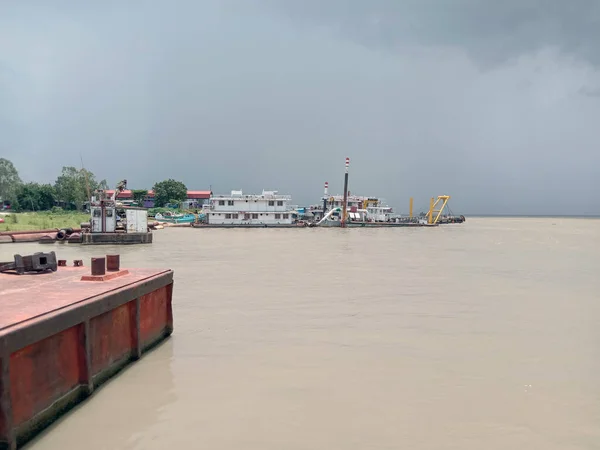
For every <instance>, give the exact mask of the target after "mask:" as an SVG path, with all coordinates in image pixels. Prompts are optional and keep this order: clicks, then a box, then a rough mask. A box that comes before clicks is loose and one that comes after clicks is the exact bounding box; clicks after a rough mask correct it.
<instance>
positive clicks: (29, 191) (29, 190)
mask: <svg viewBox="0 0 600 450" xmlns="http://www.w3.org/2000/svg"><path fill="white" fill-rule="evenodd" d="M16 199H17V204H18V205H19V208H20V209H22V210H29V211H46V210H49V209H52V207H53V206H54V202H55V200H56V194H55V190H54V187H53V186H51V185H49V184H38V183H27V184H23V185H21V186H20V187H19V189H18V190H17V193H16Z"/></svg>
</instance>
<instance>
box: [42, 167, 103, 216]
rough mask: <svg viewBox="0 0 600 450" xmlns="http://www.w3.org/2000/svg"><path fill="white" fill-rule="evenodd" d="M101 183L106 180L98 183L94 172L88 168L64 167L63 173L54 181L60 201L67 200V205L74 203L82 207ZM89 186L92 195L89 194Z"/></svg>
mask: <svg viewBox="0 0 600 450" xmlns="http://www.w3.org/2000/svg"><path fill="white" fill-rule="evenodd" d="M101 183H104V184H106V182H105V181H102V182H100V183H98V182H97V181H96V177H95V176H94V174H93V173H92V172H90V171H88V170H85V169H77V168H75V167H63V169H62V173H61V174H60V176H59V177H58V178H57V179H56V182H55V183H54V188H55V189H56V197H57V200H58V201H61V202H65V203H66V205H67V207H68V206H70V205H74V206H75V207H77V208H81V206H82V205H83V203H85V202H86V201H87V200H89V197H90V195H91V194H93V192H94V191H95V190H96V189H98V188H99V185H100V184H101ZM88 188H89V194H90V195H88Z"/></svg>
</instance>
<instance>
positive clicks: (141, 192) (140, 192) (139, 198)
mask: <svg viewBox="0 0 600 450" xmlns="http://www.w3.org/2000/svg"><path fill="white" fill-rule="evenodd" d="M131 194H132V195H133V201H134V202H136V203H137V204H138V205H140V206H141V205H142V204H143V203H144V199H145V198H146V196H147V195H148V191H147V190H146V189H134V190H132V191H131Z"/></svg>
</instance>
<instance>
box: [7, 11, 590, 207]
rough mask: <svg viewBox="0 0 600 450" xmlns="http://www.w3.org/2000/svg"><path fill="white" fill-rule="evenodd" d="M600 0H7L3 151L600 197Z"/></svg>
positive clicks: (105, 162)
mask: <svg viewBox="0 0 600 450" xmlns="http://www.w3.org/2000/svg"><path fill="white" fill-rule="evenodd" d="M599 64H600V2H598V1H597V0H569V1H566V0H539V1H534V0H504V1H502V2H492V1H486V0H403V1H400V0H369V1H367V0H220V1H219V0H203V1H200V0H183V1H177V0H172V1H167V0H160V1H159V0H155V1H130V2H123V1H117V0H108V1H94V2H82V1H75V0H73V1H67V0H64V1H60V0H36V1H34V0H28V1H4V2H1V6H0V157H5V158H8V159H10V160H12V161H13V162H14V164H15V165H16V166H17V168H18V169H19V171H20V174H21V177H22V178H23V179H24V180H26V181H43V182H51V181H53V180H54V179H55V178H56V176H57V175H58V173H59V171H60V169H61V167H62V166H63V165H73V166H77V167H79V166H80V165H81V163H80V155H81V156H82V157H83V161H84V164H85V166H86V168H87V169H89V170H91V171H92V172H94V173H95V174H96V175H97V177H98V178H106V179H108V181H109V183H110V184H111V185H114V184H115V183H116V182H117V181H118V180H120V179H123V178H126V179H127V180H128V181H129V186H130V187H133V188H146V187H147V188H150V187H151V186H152V184H153V183H154V182H155V181H159V180H161V179H165V178H176V179H180V180H182V181H184V182H185V183H186V184H187V186H188V188H190V189H207V188H208V187H209V186H211V185H212V188H213V190H214V191H216V192H219V193H226V192H228V191H230V190H231V189H243V190H244V191H248V192H250V191H260V190H262V189H263V188H265V189H278V190H279V191H280V192H285V193H290V194H292V195H293V196H294V200H295V201H296V203H299V204H307V203H316V202H318V201H319V197H320V196H321V195H322V191H323V182H324V181H329V184H330V191H335V192H339V193H341V191H342V185H343V170H344V157H346V156H349V157H350V158H351V167H350V190H351V191H352V192H353V193H357V194H364V195H377V196H381V197H384V198H385V199H386V200H387V201H388V203H390V204H392V205H393V206H396V209H397V210H400V211H406V210H407V209H408V208H407V206H408V198H409V197H410V196H414V197H415V206H416V207H417V209H419V210H421V209H422V210H424V209H426V207H427V205H428V202H427V199H428V198H429V197H431V196H434V195H438V194H449V195H452V197H453V198H452V201H451V205H452V209H453V211H454V212H463V213H513V214H528V213H532V214H598V213H599V211H600V202H599V201H598V200H597V199H598V193H599V192H600V180H599V176H598V168H599V167H600V147H599V144H600V71H599V66H598V65H599Z"/></svg>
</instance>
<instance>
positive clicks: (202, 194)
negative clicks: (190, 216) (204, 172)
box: [106, 189, 212, 208]
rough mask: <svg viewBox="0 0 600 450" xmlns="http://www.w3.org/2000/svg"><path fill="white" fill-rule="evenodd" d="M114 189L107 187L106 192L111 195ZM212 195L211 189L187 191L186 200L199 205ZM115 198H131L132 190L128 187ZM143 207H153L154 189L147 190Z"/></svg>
mask: <svg viewBox="0 0 600 450" xmlns="http://www.w3.org/2000/svg"><path fill="white" fill-rule="evenodd" d="M114 192H115V191H114V189H109V190H107V191H106V193H107V194H108V195H109V196H111V195H113V194H114ZM211 195H212V192H211V191H187V201H188V202H189V203H190V204H191V205H189V206H193V205H195V206H200V205H202V204H204V203H206V202H208V200H209V199H210V197H211ZM117 200H125V201H127V200H130V201H131V200H133V192H132V191H131V190H129V189H126V190H124V191H123V192H120V193H119V195H117ZM142 206H143V207H144V208H153V207H154V191H152V190H150V191H148V195H147V196H146V198H145V199H144V204H143V205H142Z"/></svg>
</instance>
